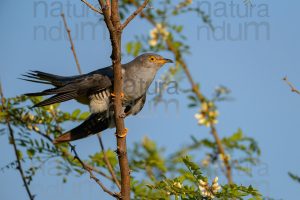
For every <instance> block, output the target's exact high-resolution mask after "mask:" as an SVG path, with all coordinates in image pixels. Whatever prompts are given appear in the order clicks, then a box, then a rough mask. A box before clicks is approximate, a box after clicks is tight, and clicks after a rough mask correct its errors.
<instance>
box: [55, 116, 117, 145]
mask: <svg viewBox="0 0 300 200" xmlns="http://www.w3.org/2000/svg"><path fill="white" fill-rule="evenodd" d="M113 123H114V120H113V118H112V117H110V116H107V114H106V113H93V114H91V115H90V116H89V118H88V119H86V120H85V121H84V122H83V123H82V124H80V125H79V126H77V127H75V128H73V129H72V130H70V131H67V132H66V133H64V134H62V135H60V136H59V137H58V138H55V140H54V141H53V143H54V144H58V143H63V142H70V141H74V140H78V139H81V138H85V137H88V136H89V135H92V134H96V133H99V132H101V131H103V130H105V129H107V128H109V127H112V126H114V124H113Z"/></svg>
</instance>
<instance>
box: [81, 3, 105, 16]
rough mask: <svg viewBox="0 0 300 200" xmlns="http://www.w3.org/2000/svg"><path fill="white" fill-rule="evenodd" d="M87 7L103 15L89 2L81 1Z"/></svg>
mask: <svg viewBox="0 0 300 200" xmlns="http://www.w3.org/2000/svg"><path fill="white" fill-rule="evenodd" d="M81 1H82V2H83V3H84V4H85V5H87V7H89V8H90V9H91V10H92V11H94V12H96V13H99V14H100V15H102V14H103V13H102V11H101V10H98V9H97V8H95V7H94V6H93V5H92V4H90V3H89V2H87V1H86V0H81Z"/></svg>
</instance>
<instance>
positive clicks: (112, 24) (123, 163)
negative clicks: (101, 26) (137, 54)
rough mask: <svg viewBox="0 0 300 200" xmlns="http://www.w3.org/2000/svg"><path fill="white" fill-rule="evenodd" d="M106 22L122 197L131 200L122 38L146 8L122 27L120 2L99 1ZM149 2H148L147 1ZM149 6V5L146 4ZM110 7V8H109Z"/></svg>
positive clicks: (134, 14) (131, 17) (140, 9)
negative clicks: (108, 36) (125, 29)
mask: <svg viewBox="0 0 300 200" xmlns="http://www.w3.org/2000/svg"><path fill="white" fill-rule="evenodd" d="M98 2H99V4H100V6H101V9H102V13H103V16H104V21H105V23H106V26H107V28H108V31H109V35H110V40H111V46H112V54H111V60H112V65H113V69H114V84H113V85H114V94H115V99H114V119H115V124H116V138H117V153H118V159H119V166H120V172H121V196H122V199H124V200H129V199H130V170H129V165H128V157H127V149H126V132H127V129H125V124H124V119H123V117H122V116H123V112H124V111H123V108H122V99H121V94H122V90H123V81H122V70H121V36H122V30H123V28H125V26H126V25H127V24H128V23H129V22H130V21H131V20H132V19H133V18H134V17H135V16H136V15H137V14H138V13H140V12H141V11H142V10H143V8H144V7H145V6H146V5H145V6H144V7H142V8H138V12H135V13H133V16H130V17H129V18H128V19H127V20H126V21H125V24H124V25H123V26H122V24H121V20H120V13H119V3H118V0H111V1H110V0H106V1H104V0H98ZM146 2H148V1H146ZM146 4H147V3H146ZM109 5H110V7H109Z"/></svg>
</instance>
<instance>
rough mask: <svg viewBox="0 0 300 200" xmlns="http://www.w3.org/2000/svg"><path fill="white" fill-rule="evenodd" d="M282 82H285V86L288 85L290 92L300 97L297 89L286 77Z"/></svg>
mask: <svg viewBox="0 0 300 200" xmlns="http://www.w3.org/2000/svg"><path fill="white" fill-rule="evenodd" d="M283 81H284V82H286V84H288V86H289V87H290V88H291V91H292V92H295V93H297V94H299V95H300V91H299V90H297V88H296V87H295V86H294V85H293V84H292V83H291V82H290V81H289V80H288V78H287V76H285V77H284V78H283Z"/></svg>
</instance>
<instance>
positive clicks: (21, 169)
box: [0, 82, 34, 200]
mask: <svg viewBox="0 0 300 200" xmlns="http://www.w3.org/2000/svg"><path fill="white" fill-rule="evenodd" d="M0 97H1V102H2V109H3V111H6V113H7V116H6V119H5V120H6V124H7V127H8V131H9V135H10V142H11V143H12V145H13V147H14V152H15V156H16V159H17V164H18V166H17V169H18V170H19V172H20V175H21V178H22V181H23V184H24V187H25V189H26V192H27V194H28V197H29V199H30V200H33V199H34V195H32V194H31V191H30V189H29V185H28V183H27V181H26V177H25V174H24V171H23V167H22V164H21V158H20V155H19V153H18V152H19V150H18V148H17V145H16V140H15V136H14V130H13V129H12V127H11V125H10V122H9V114H8V110H7V108H6V106H5V98H4V95H3V90H2V85H1V82H0Z"/></svg>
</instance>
